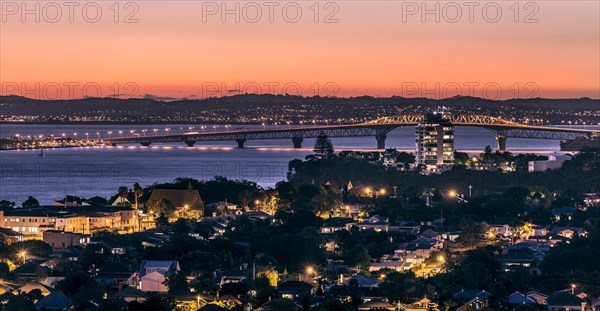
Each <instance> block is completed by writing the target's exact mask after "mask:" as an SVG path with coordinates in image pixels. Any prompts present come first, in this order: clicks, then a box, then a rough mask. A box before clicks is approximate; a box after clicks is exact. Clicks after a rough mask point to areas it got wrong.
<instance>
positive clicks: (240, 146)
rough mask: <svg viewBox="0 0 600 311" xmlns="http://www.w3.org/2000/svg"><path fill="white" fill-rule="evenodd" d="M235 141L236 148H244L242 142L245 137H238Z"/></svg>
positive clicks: (244, 140)
mask: <svg viewBox="0 0 600 311" xmlns="http://www.w3.org/2000/svg"><path fill="white" fill-rule="evenodd" d="M235 141H236V142H237V144H238V148H244V143H245V142H246V139H245V138H238V139H236V140H235Z"/></svg>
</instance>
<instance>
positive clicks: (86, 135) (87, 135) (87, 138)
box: [85, 132, 90, 140]
mask: <svg viewBox="0 0 600 311" xmlns="http://www.w3.org/2000/svg"><path fill="white" fill-rule="evenodd" d="M85 140H90V134H89V133H88V132H86V133H85Z"/></svg>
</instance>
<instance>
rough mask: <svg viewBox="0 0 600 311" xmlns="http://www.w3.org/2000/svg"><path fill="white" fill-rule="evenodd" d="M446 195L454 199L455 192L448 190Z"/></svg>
mask: <svg viewBox="0 0 600 311" xmlns="http://www.w3.org/2000/svg"><path fill="white" fill-rule="evenodd" d="M448 195H449V196H450V197H452V198H454V197H456V191H455V190H450V191H448Z"/></svg>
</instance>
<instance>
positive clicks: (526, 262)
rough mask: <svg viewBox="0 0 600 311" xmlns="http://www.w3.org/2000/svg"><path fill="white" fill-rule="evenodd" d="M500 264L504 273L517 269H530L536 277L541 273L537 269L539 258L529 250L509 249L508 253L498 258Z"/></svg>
mask: <svg viewBox="0 0 600 311" xmlns="http://www.w3.org/2000/svg"><path fill="white" fill-rule="evenodd" d="M496 259H498V261H499V262H500V266H501V267H502V269H503V270H504V271H512V270H513V269H514V268H515V267H522V268H525V269H528V270H529V271H530V273H531V274H532V275H534V276H538V275H539V274H540V273H541V272H540V271H539V269H538V268H537V264H538V258H537V257H536V256H535V254H534V251H533V250H531V249H529V248H521V249H508V250H507V251H506V253H503V254H500V255H498V256H497V257H496Z"/></svg>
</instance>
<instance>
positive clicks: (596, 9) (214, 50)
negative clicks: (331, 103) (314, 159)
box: [0, 0, 600, 99]
mask: <svg viewBox="0 0 600 311" xmlns="http://www.w3.org/2000/svg"><path fill="white" fill-rule="evenodd" d="M488 2H490V1H483V2H476V3H477V6H474V7H473V12H472V14H470V12H469V10H470V8H469V7H468V6H465V5H464V2H456V3H458V5H459V6H458V7H459V8H460V13H461V16H459V17H457V16H458V15H457V12H458V9H457V8H456V7H446V5H447V4H448V2H444V1H442V2H435V1H427V2H426V5H428V7H429V9H430V10H434V11H435V5H436V3H437V4H438V5H439V10H437V12H438V14H439V17H440V21H439V23H438V22H436V21H435V17H436V16H435V15H434V14H433V13H431V14H429V15H426V16H425V18H426V20H424V21H423V20H422V16H421V14H420V12H419V11H420V10H422V9H423V8H422V7H419V6H421V5H422V3H423V2H421V1H419V2H407V1H404V2H402V1H335V2H319V3H318V7H319V14H318V15H319V16H318V17H317V16H315V12H316V9H315V8H316V7H312V6H313V5H315V4H314V1H297V2H294V3H295V5H294V6H293V7H291V6H288V11H287V13H288V15H285V16H284V12H283V6H284V5H285V4H286V3H287V2H272V3H276V4H277V5H275V6H273V14H272V16H268V15H269V9H270V8H269V7H268V6H266V5H265V3H264V2H253V4H252V5H250V6H247V5H248V3H249V2H235V1H227V2H226V5H228V8H230V9H232V10H234V11H235V5H236V3H237V4H238V5H239V6H240V9H239V11H237V12H238V13H239V14H240V16H239V17H240V21H239V23H237V22H236V21H235V17H236V16H235V15H234V14H233V13H231V14H229V15H225V18H226V19H225V20H222V16H221V14H220V12H216V13H214V14H213V15H209V13H213V12H214V11H210V12H209V10H210V9H213V10H214V9H215V8H216V9H217V10H221V4H222V1H216V2H207V1H205V2H202V1H193V0H192V1H190V0H188V1H159V0H155V1H153V0H148V1H135V2H130V3H131V4H133V5H130V6H129V7H125V4H126V2H119V3H118V4H119V9H118V12H119V16H118V17H117V21H118V22H117V23H115V20H114V19H115V11H116V10H115V7H113V8H111V6H112V5H114V2H113V1H98V2H96V3H98V5H99V8H100V9H101V10H100V11H101V17H99V19H98V20H97V22H95V23H92V22H90V21H86V20H85V19H84V12H83V11H82V5H83V4H85V2H81V3H80V4H81V5H80V6H77V7H75V8H74V9H73V11H74V14H73V16H72V18H73V20H72V22H70V21H69V16H68V13H69V12H68V11H69V8H68V7H67V6H62V7H61V10H62V15H61V16H59V17H57V14H56V11H55V10H57V9H56V8H55V7H46V9H45V11H44V6H45V5H46V4H47V2H43V1H42V2H36V1H28V2H27V4H28V5H30V7H29V9H33V10H35V9H36V7H35V3H38V4H40V8H39V14H41V15H40V16H37V17H39V18H40V21H39V22H36V21H35V18H36V16H35V15H34V14H30V15H27V14H26V15H25V16H23V15H22V14H21V13H22V12H21V10H22V9H23V8H22V7H21V1H18V2H9V1H5V0H3V1H2V24H1V27H0V82H1V83H2V90H1V91H2V95H11V94H19V95H25V96H28V97H37V98H70V97H82V96H88V95H89V96H93V95H95V90H96V89H97V88H96V89H94V90H92V91H90V89H89V88H87V89H85V90H84V87H83V86H84V85H85V84H86V83H88V84H89V83H93V84H94V85H97V86H99V87H100V88H99V90H100V92H101V95H102V96H110V95H112V94H114V93H118V94H126V95H122V96H129V97H144V96H147V97H155V98H165V99H167V98H183V97H187V98H190V97H191V98H194V97H196V98H202V97H206V96H221V95H228V94H233V93H235V92H236V91H237V90H246V91H250V92H254V90H255V88H253V87H252V86H255V85H259V86H261V88H260V90H258V91H257V92H262V93H267V92H268V91H269V88H268V86H267V85H270V84H272V83H278V85H276V86H274V87H273V92H274V93H281V92H282V89H283V85H285V84H288V85H294V86H300V88H301V95H304V96H312V95H314V94H315V91H316V89H318V90H319V94H321V95H337V96H359V95H373V96H392V95H400V96H407V97H414V96H426V97H437V98H441V97H447V96H454V95H457V94H456V93H457V92H458V91H457V89H456V88H455V87H448V86H450V85H453V86H456V85H459V86H462V87H461V92H462V95H474V96H480V97H481V96H482V94H483V88H484V85H489V84H493V85H494V90H493V92H491V93H493V94H490V93H487V94H483V95H484V97H486V96H487V97H491V98H512V97H516V96H519V97H531V96H535V97H538V96H539V97H549V98H566V97H569V98H574V97H576V98H578V97H591V98H600V1H597V0H591V1H555V0H549V1H537V2H529V3H530V4H531V5H529V6H527V5H526V2H519V3H518V4H517V6H518V14H517V13H516V11H517V9H516V7H514V2H513V1H496V2H494V4H495V5H494V6H488V10H487V13H486V12H484V11H483V6H484V5H486V4H487V3H488ZM7 3H9V4H7ZM10 3H12V4H17V5H18V6H17V9H18V11H15V6H11V4H10ZM55 3H58V4H61V3H62V2H55ZM255 4H256V5H257V6H258V7H260V8H261V10H262V11H261V13H262V15H261V16H260V17H256V16H257V15H256V12H257V11H255V9H256V6H254V5H255ZM413 4H416V5H417V6H416V7H417V9H418V10H419V11H417V12H414V14H409V13H413V12H412V11H411V12H409V10H411V9H415V7H414V6H413ZM511 6H513V7H511ZM244 8H245V11H244ZM298 8H299V9H300V12H301V16H300V17H298V18H297V22H291V20H293V19H294V18H296V17H297V16H298V15H296V14H295V10H297V9H298ZM498 8H499V9H500V12H499V13H500V14H501V15H496V12H495V11H496V10H497V9H498ZM92 9H98V7H94V8H91V9H90V8H88V12H87V14H88V15H86V18H88V19H91V18H90V16H89V15H91V17H92V18H93V17H94V12H93V10H92ZM128 14H133V15H132V17H131V18H130V19H129V21H133V23H124V22H123V21H124V20H125V19H126V16H127V15H128ZM486 14H487V15H486ZM328 15H329V18H328V17H327V16H328ZM517 15H518V16H517ZM270 17H271V18H272V21H270V20H269V18H270ZM23 18H26V20H23ZM470 18H472V19H473V20H472V22H470V21H469V19H470ZM494 18H496V19H497V20H496V21H495V22H492V20H493V19H494ZM315 19H316V20H315ZM326 19H327V21H330V23H326V22H325V21H326ZM49 20H53V21H56V22H55V23H52V22H49ZM136 20H137V21H136ZM252 20H255V21H257V22H256V23H252V22H250V21H252ZM451 21H456V22H454V23H453V22H451ZM525 21H529V22H527V23H526V22H525ZM128 82H130V84H129V85H128V87H127V88H126V87H125V85H126V83H128ZM65 83H66V84H69V83H78V85H76V86H74V87H73V92H69V90H68V87H67V86H65ZM115 83H116V85H118V86H117V87H115ZM328 83H329V84H328ZM436 83H439V87H436ZM465 83H467V84H468V83H478V86H475V87H474V88H473V92H474V93H473V94H467V92H468V90H469V88H468V87H466V86H465ZM71 85H73V84H71ZM133 85H135V86H133ZM407 85H408V86H412V88H408V87H407ZM215 86H216V87H218V89H216V88H215ZM414 86H417V89H416V90H415V88H414ZM445 86H446V87H447V88H445ZM525 86H527V87H525ZM497 88H500V90H501V94H500V93H497V94H496V93H495V92H496V89H497ZM442 89H443V90H442ZM517 89H518V90H519V92H518V93H515V91H516V90H517ZM228 91H229V92H228ZM287 91H288V92H289V93H300V91H298V89H297V88H296V87H293V88H287ZM515 94H518V95H515Z"/></svg>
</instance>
